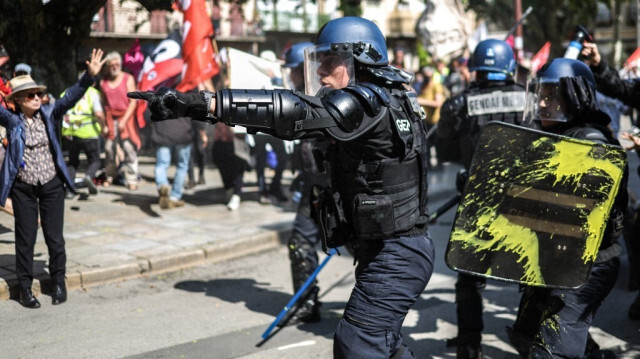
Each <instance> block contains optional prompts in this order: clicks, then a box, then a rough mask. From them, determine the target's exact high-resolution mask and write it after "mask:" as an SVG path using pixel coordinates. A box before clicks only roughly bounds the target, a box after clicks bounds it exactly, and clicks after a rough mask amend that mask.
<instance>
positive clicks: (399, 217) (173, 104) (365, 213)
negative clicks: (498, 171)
mask: <svg viewBox="0 0 640 359" xmlns="http://www.w3.org/2000/svg"><path fill="white" fill-rule="evenodd" d="M354 44H355V46H354ZM305 54H306V56H307V57H306V58H305V66H307V70H310V71H305V76H306V79H305V83H306V88H307V92H308V93H309V94H312V95H303V94H301V93H298V92H291V91H287V90H235V89H234V90H220V91H217V92H216V94H212V93H207V92H203V93H201V94H199V95H190V94H183V93H179V92H176V91H172V90H169V89H166V88H165V89H160V90H159V91H158V93H152V92H144V93H143V92H139V93H133V94H130V96H131V97H133V98H141V99H145V100H147V101H149V102H150V108H151V110H152V112H153V113H154V116H153V118H155V119H156V120H158V119H161V118H167V117H169V116H170V115H175V114H182V115H188V116H191V117H192V118H194V119H198V120H205V121H206V120H208V121H211V122H216V121H222V122H225V123H228V124H238V125H243V126H248V127H249V128H250V129H254V130H261V131H265V132H267V133H270V134H272V135H275V136H277V137H280V138H283V139H287V140H290V139H294V138H302V137H304V136H305V135H306V136H312V135H320V134H324V135H325V136H328V137H330V138H333V139H334V140H335V141H334V144H332V146H331V148H330V154H329V155H328V158H327V160H328V161H330V162H331V175H332V181H331V184H332V189H331V190H329V189H325V190H324V191H320V190H319V189H318V191H317V192H318V193H317V194H318V196H319V198H324V199H325V201H324V205H322V204H320V208H319V212H318V213H326V214H329V215H330V217H331V218H330V219H329V218H327V217H325V216H322V215H319V216H318V220H319V223H318V225H319V226H322V228H323V233H325V234H328V236H326V237H323V239H324V240H326V243H327V246H329V247H336V246H340V245H342V244H344V243H346V242H350V244H352V245H356V246H358V249H357V252H356V255H357V259H358V266H357V268H356V284H355V287H354V289H353V291H352V293H351V298H350V299H349V302H348V303H347V305H346V309H345V311H344V315H343V316H342V319H341V320H340V323H339V324H338V328H337V329H336V332H335V335H334V346H333V348H334V350H333V355H334V357H335V358H356V357H357V358H389V357H393V356H395V357H397V358H413V357H415V355H414V354H413V352H412V351H411V350H410V349H408V348H407V347H406V345H404V344H403V339H402V334H401V332H400V329H401V327H402V323H403V321H404V318H405V316H406V315H407V313H408V311H409V309H410V308H411V306H412V305H413V304H414V303H415V301H416V299H417V298H418V297H419V296H420V294H421V293H422V292H423V290H424V288H425V286H426V285H427V282H428V281H429V278H430V277H431V273H432V271H433V259H434V248H433V243H432V241H431V238H430V236H429V233H428V231H427V221H428V216H427V214H426V204H427V196H426V188H427V181H426V173H427V169H426V161H424V159H425V158H426V146H425V145H426V143H425V142H426V132H425V129H424V125H423V121H422V119H421V118H420V111H419V105H418V104H417V100H416V97H415V93H414V92H408V91H406V87H405V86H407V85H408V82H409V80H410V78H411V76H410V75H409V74H407V73H406V72H403V71H402V70H399V69H396V68H394V67H392V66H389V60H388V58H387V48H386V40H385V38H384V36H383V35H382V33H381V32H380V30H379V29H378V27H377V26H376V25H375V24H374V23H373V22H371V21H369V20H365V19H362V18H359V17H343V18H339V19H335V20H331V21H329V22H328V23H326V24H325V25H324V26H323V27H322V28H321V29H320V31H319V33H318V34H317V36H316V38H315V46H314V47H313V48H312V49H308V50H307V51H306V52H305ZM354 63H356V64H357V66H355V65H354ZM236 95H237V96H236ZM247 95H248V96H247ZM314 95H315V96H314ZM247 98H250V99H251V100H247ZM275 103H277V104H278V106H274V104H275ZM249 109H251V110H250V111H249ZM409 109H416V110H415V111H414V110H411V111H409ZM404 189H407V190H404ZM314 192H316V191H314ZM338 197H341V198H340V199H339V198H338ZM392 198H393V199H392ZM330 201H331V202H330ZM372 203H375V205H373V206H371V204H372ZM341 214H344V215H345V216H344V217H342V216H341ZM330 223H331V225H330ZM333 224H336V225H337V226H338V227H333ZM328 226H331V227H328ZM326 230H331V232H330V233H328V232H326ZM356 238H357V239H356Z"/></svg>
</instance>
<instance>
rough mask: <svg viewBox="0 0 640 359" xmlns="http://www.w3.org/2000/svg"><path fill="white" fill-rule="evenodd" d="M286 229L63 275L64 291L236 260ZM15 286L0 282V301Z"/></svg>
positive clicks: (275, 241)
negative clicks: (208, 263)
mask: <svg viewBox="0 0 640 359" xmlns="http://www.w3.org/2000/svg"><path fill="white" fill-rule="evenodd" d="M290 232H291V231H290V229H287V230H280V231H265V232H261V233H258V234H254V235H251V236H247V237H245V238H239V239H235V240H232V241H221V242H219V243H216V244H212V245H208V246H205V247H202V248H188V249H185V250H183V251H179V252H175V253H169V254H163V255H157V256H153V257H149V258H141V259H140V260H138V261H137V262H132V263H118V264H113V265H110V266H105V267H100V268H83V269H75V270H69V271H67V276H66V285H67V289H68V290H73V289H79V288H89V287H92V286H96V285H101V284H106V283H110V282H116V281H123V280H129V279H134V278H140V277H144V276H149V275H155V274H160V273H166V272H172V271H178V270H181V269H186V268H190V267H194V266H197V265H201V264H204V263H207V262H220V261H224V260H229V259H235V258H240V257H243V256H248V255H251V254H254V253H259V252H263V251H266V250H270V249H274V248H276V247H277V246H278V245H280V243H281V239H282V238H284V237H285V236H286V235H287V234H288V233H290ZM49 282H50V280H49V279H48V278H46V279H44V278H41V279H39V278H34V281H33V287H32V290H33V292H34V294H36V295H40V294H41V293H42V289H43V288H44V289H45V293H46V289H47V288H49V286H50V283H49ZM18 296H19V288H18V282H17V281H16V280H13V281H11V280H10V281H8V282H7V281H6V280H5V279H3V278H0V300H9V299H17V298H18Z"/></svg>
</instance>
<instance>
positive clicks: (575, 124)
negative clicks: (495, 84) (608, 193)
mask: <svg viewBox="0 0 640 359" xmlns="http://www.w3.org/2000/svg"><path fill="white" fill-rule="evenodd" d="M595 90H596V82H595V79H594V76H593V74H592V73H591V70H589V67H587V66H586V65H585V64H584V63H583V62H580V61H578V60H573V59H567V58H556V59H553V60H552V61H551V62H550V63H548V64H546V65H545V66H543V67H542V68H541V69H540V70H539V71H538V72H537V74H536V78H535V79H534V80H532V81H531V82H530V83H529V84H528V85H527V91H528V92H529V93H531V94H532V96H527V104H526V105H525V118H531V119H533V120H536V121H539V123H540V126H541V127H542V129H543V130H544V131H547V132H550V133H554V134H560V135H564V136H569V137H574V138H578V139H581V140H586V141H593V142H595V143H601V144H615V145H619V143H618V141H617V139H615V138H614V137H613V136H612V133H611V131H610V130H609V129H608V128H607V125H608V124H609V121H610V118H609V116H608V115H607V114H606V113H604V112H602V111H600V110H599V108H598V105H597V102H596V100H595ZM626 178H627V171H626V170H625V174H624V177H623V179H622V183H621V184H620V188H619V189H618V190H617V193H618V194H617V197H616V199H615V201H614V204H613V208H612V210H611V213H610V215H609V217H608V219H607V222H606V223H607V224H606V229H605V231H604V237H603V239H602V242H601V244H600V247H599V250H598V254H597V257H596V259H595V263H594V264H593V266H592V268H591V271H590V273H589V277H588V279H587V280H586V283H585V284H583V285H581V286H580V287H578V288H576V289H562V288H555V289H552V288H543V287H526V288H525V290H524V293H523V295H522V300H521V302H520V307H519V310H518V316H517V318H516V322H515V323H514V325H513V329H511V330H510V336H509V338H510V340H511V342H512V344H514V345H515V346H516V349H517V350H518V352H519V353H520V355H522V356H523V357H526V356H527V355H528V357H530V358H583V357H597V358H601V357H603V356H601V355H602V354H599V355H598V356H593V355H595V353H589V352H587V342H588V338H589V327H590V325H591V322H592V321H593V317H594V316H595V314H596V312H597V310H598V308H599V307H600V305H601V304H602V302H603V301H604V299H605V298H606V297H607V295H608V294H609V293H610V292H611V290H612V289H613V287H614V285H615V283H616V279H617V276H618V270H619V268H620V259H619V258H618V256H619V255H620V252H621V247H620V245H619V244H618V237H619V236H620V232H621V230H622V221H623V218H624V213H625V211H626V206H627V202H628V197H627V192H626V191H625V188H626ZM516 339H517V340H516ZM516 343H519V344H516Z"/></svg>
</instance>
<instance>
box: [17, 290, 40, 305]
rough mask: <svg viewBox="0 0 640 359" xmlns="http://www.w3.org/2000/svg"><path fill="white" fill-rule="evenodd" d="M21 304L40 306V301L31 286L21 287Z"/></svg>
mask: <svg viewBox="0 0 640 359" xmlns="http://www.w3.org/2000/svg"><path fill="white" fill-rule="evenodd" d="M20 304H22V306H23V307H26V308H40V302H38V300H37V299H36V297H35V296H34V295H33V292H32V291H31V288H20Z"/></svg>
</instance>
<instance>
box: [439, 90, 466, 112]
mask: <svg viewBox="0 0 640 359" xmlns="http://www.w3.org/2000/svg"><path fill="white" fill-rule="evenodd" d="M465 102H466V101H465V95H464V94H461V95H457V96H454V97H451V98H448V99H447V100H446V101H445V102H444V103H443V104H442V108H443V109H446V111H448V112H449V113H456V112H458V111H460V110H461V109H462V108H463V107H464V105H465Z"/></svg>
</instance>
